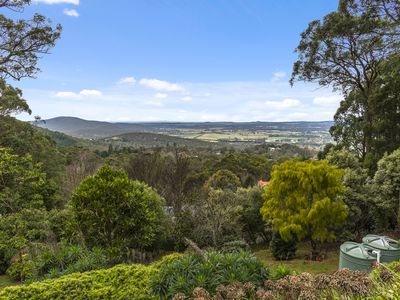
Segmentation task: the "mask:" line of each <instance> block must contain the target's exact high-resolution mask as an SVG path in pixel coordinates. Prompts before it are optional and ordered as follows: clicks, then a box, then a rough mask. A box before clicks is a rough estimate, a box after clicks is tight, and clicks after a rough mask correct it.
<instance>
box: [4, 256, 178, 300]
mask: <svg viewBox="0 0 400 300" xmlns="http://www.w3.org/2000/svg"><path fill="white" fill-rule="evenodd" d="M178 256H179V255H178V254H172V255H168V256H165V257H164V258H163V259H161V260H160V261H158V262H157V263H155V264H153V265H149V266H144V265H118V266H115V267H112V268H109V269H102V270H96V271H90V272H85V273H74V274H70V275H66V276H63V277H61V278H58V279H55V280H44V281H41V282H37V283H32V284H30V285H25V286H18V287H8V288H5V289H4V290H2V291H0V299H1V300H3V299H7V300H17V299H18V300H25V299H26V300H28V299H29V300H50V299H51V300H53V299H76V300H80V299H133V300H153V299H157V298H155V297H154V296H153V295H152V293H151V291H150V289H149V281H150V279H151V278H152V277H153V276H154V275H155V273H156V272H157V271H158V269H159V268H160V267H162V265H163V264H165V263H168V262H170V261H172V260H174V259H176V258H177V257H178Z"/></svg>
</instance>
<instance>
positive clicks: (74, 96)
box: [54, 89, 103, 99]
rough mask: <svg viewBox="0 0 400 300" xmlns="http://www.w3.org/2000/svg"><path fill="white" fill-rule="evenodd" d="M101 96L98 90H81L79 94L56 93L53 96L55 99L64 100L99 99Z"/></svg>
mask: <svg viewBox="0 0 400 300" xmlns="http://www.w3.org/2000/svg"><path fill="white" fill-rule="evenodd" d="M102 95H103V93H102V92H100V91H98V90H86V89H85V90H82V91H80V92H79V93H74V92H58V93H56V94H55V95H54V96H55V97H57V98H65V99H79V98H82V97H101V96H102Z"/></svg>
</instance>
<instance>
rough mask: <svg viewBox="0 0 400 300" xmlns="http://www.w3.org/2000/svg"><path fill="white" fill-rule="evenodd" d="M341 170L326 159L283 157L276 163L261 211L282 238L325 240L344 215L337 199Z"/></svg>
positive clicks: (343, 219) (344, 207) (341, 190)
mask: <svg viewBox="0 0 400 300" xmlns="http://www.w3.org/2000/svg"><path fill="white" fill-rule="evenodd" d="M342 175H343V172H342V171H341V170H339V169H338V168H336V167H333V166H330V165H328V163H327V162H326V161H296V160H291V161H287V162H285V163H283V164H281V165H277V166H275V168H274V171H273V173H272V180H271V184H270V186H268V188H267V189H266V192H265V194H264V198H265V203H264V206H263V207H262V208H261V213H262V215H263V217H264V219H265V220H266V221H268V220H272V226H273V228H274V229H275V230H277V231H279V233H280V235H281V236H282V238H284V239H285V240H291V239H292V238H293V237H294V236H296V237H297V238H298V239H303V238H306V237H307V238H311V239H312V240H313V241H319V242H324V241H329V240H333V239H334V238H335V229H337V228H338V227H340V226H341V225H342V224H343V222H344V221H345V220H346V217H347V208H346V206H345V205H344V203H343V202H342V200H340V199H339V197H338V196H339V195H340V194H342V192H343V186H342V183H341V178H342Z"/></svg>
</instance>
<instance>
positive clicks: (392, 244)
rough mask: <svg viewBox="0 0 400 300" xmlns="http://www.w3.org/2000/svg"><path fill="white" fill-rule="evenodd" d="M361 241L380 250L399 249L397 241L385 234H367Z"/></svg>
mask: <svg viewBox="0 0 400 300" xmlns="http://www.w3.org/2000/svg"><path fill="white" fill-rule="evenodd" d="M363 243H365V244H368V245H369V246H371V247H374V248H377V249H382V250H400V245H399V243H398V241H396V240H394V239H391V238H389V237H387V236H380V235H373V234H369V235H367V236H365V237H364V238H363Z"/></svg>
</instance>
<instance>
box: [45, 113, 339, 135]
mask: <svg viewBox="0 0 400 300" xmlns="http://www.w3.org/2000/svg"><path fill="white" fill-rule="evenodd" d="M332 125H333V122H332V121H325V122H240V123H236V122H203V123H179V122H152V123H111V122H102V121H88V120H83V119H80V118H75V117H56V118H53V119H48V120H45V121H44V122H42V123H40V124H39V125H38V126H40V127H42V128H46V129H49V130H52V131H58V132H62V133H65V134H68V135H70V136H73V137H78V138H85V139H100V138H106V137H113V136H118V135H121V134H126V133H133V132H135V133H143V132H147V133H155V134H166V135H174V136H175V135H179V132H181V131H188V130H204V131H210V132H213V131H218V130H223V131H237V130H244V131H261V130H263V131H265V130H270V131H277V130H278V131H288V132H291V131H295V132H328V131H329V128H330V127H331V126H332Z"/></svg>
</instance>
